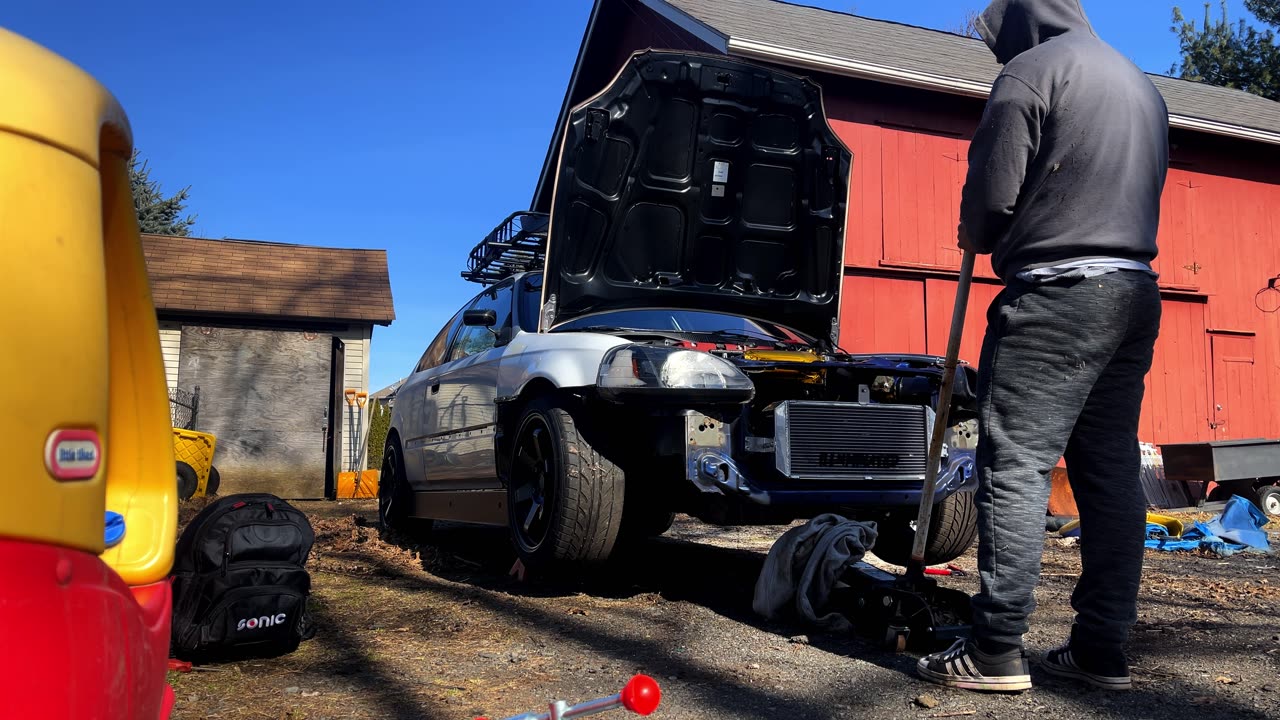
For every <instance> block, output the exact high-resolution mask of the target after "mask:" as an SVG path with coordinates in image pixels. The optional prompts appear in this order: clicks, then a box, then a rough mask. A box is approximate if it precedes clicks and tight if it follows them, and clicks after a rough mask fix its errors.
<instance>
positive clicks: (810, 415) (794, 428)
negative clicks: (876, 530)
mask: <svg viewBox="0 0 1280 720" xmlns="http://www.w3.org/2000/svg"><path fill="white" fill-rule="evenodd" d="M932 429H933V410H932V409H931V408H928V407H924V406H920V405H877V404H857V403H838V402H809V401H799V400H793V401H789V402H784V403H781V404H780V405H779V406H778V407H777V408H776V409H775V414H774V442H775V447H776V449H777V462H778V470H779V472H781V473H782V474H783V475H786V476H787V477H790V478H794V479H798V480H806V479H807V480H855V479H856V480H924V477H925V465H926V462H927V456H928V451H929V436H930V433H931V432H932Z"/></svg>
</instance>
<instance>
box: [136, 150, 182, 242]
mask: <svg viewBox="0 0 1280 720" xmlns="http://www.w3.org/2000/svg"><path fill="white" fill-rule="evenodd" d="M150 175H151V168H149V167H147V162H146V161H145V160H142V161H139V158H138V151H137V150H134V151H133V157H131V158H130V159H129V186H130V188H131V189H132V190H133V207H134V209H135V210H136V211H137V213H138V229H139V230H141V231H142V232H144V233H152V234H156V235H182V236H185V235H188V234H189V233H190V232H191V227H192V226H193V225H195V224H196V216H195V215H187V216H186V217H182V214H183V211H184V210H186V205H187V198H188V197H189V193H190V190H191V186H189V185H188V186H187V187H184V188H182V189H181V190H179V191H178V192H176V193H174V194H173V196H171V197H168V198H166V197H165V196H164V194H163V193H161V192H160V183H159V181H156V180H152V179H151V177H150Z"/></svg>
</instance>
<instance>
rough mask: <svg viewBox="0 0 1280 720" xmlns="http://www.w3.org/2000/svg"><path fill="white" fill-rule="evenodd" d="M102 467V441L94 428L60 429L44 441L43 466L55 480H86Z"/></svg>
mask: <svg viewBox="0 0 1280 720" xmlns="http://www.w3.org/2000/svg"><path fill="white" fill-rule="evenodd" d="M101 466H102V443H101V441H99V440H98V433H97V432H96V431H94V430H70V429H65V428H64V429H60V430H54V431H53V432H51V433H49V437H48V439H46V440H45V443H44V467H45V469H46V470H48V471H49V474H50V475H52V476H53V477H54V478H55V479H57V480H88V479H89V478H91V477H93V476H94V475H97V474H98V468H99V467H101Z"/></svg>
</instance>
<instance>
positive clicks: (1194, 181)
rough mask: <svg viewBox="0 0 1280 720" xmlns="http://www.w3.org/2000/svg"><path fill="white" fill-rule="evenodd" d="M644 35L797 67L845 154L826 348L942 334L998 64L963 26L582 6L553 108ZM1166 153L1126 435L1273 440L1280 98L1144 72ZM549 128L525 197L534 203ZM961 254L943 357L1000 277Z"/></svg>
mask: <svg viewBox="0 0 1280 720" xmlns="http://www.w3.org/2000/svg"><path fill="white" fill-rule="evenodd" d="M645 48H660V49H679V50H695V51H700V52H710V53H720V54H727V55H732V56H737V57H741V58H744V59H750V60H754V61H758V62H763V63H767V64H773V65H777V66H780V67H785V68H788V69H790V70H792V71H793V72H799V73H803V74H806V75H809V76H810V77H812V78H814V79H815V80H816V81H818V82H819V83H821V85H822V86H823V91H824V98H825V100H824V101H825V105H826V110H827V115H828V116H829V118H830V119H831V122H832V125H833V126H834V128H835V129H836V131H837V132H838V133H839V134H840V136H841V137H842V138H843V140H844V142H845V144H846V145H847V146H848V147H849V149H850V150H851V151H852V152H853V154H854V164H853V171H852V172H853V177H852V182H851V184H850V197H849V206H848V207H849V212H848V224H847V234H846V240H845V242H846V255H845V265H846V267H845V279H844V293H843V303H844V307H843V309H842V337H841V345H842V346H843V347H844V348H845V349H847V350H850V351H854V352H927V353H935V354H942V353H943V352H944V351H945V348H946V342H947V330H948V326H949V323H950V313H951V306H952V303H953V301H954V297H955V287H956V278H957V275H958V269H959V260H960V254H959V251H958V250H957V249H956V247H955V232H956V224H957V219H958V213H959V202H960V189H961V187H962V185H963V183H964V178H965V173H966V168H967V162H966V157H967V151H968V144H969V143H968V139H969V138H970V137H971V136H972V134H973V131H974V129H975V128H976V126H977V123H978V120H979V118H980V116H981V114H982V108H983V103H984V99H985V97H986V95H987V93H988V92H989V90H990V86H991V82H992V81H993V80H994V78H995V76H996V74H997V73H998V72H999V70H1000V68H999V66H998V65H997V64H996V63H995V60H994V59H993V58H992V56H991V53H990V52H989V51H988V50H987V47H986V46H985V45H984V44H983V43H982V42H981V41H979V40H974V39H971V38H966V37H960V36H957V35H952V34H949V33H944V32H937V31H934V30H928V29H924V28H918V27H911V26H906V25H900V24H896V23H890V22H883V21H879V20H872V19H868V18H862V17H855V16H852V15H845V14H841V13H836V12H831V11H826V10H820V9H816V8H810V7H803V6H799V5H790V4H785V3H782V2H775V1H774V0H597V1H596V4H595V7H594V8H593V10H592V12H591V18H590V21H589V24H588V27H587V30H586V33H585V35H584V37H583V41H582V46H581V48H580V50H579V54H578V59H577V63H576V65H575V67H574V71H573V76H572V78H571V79H570V81H569V87H568V91H567V92H566V95H565V104H564V109H563V110H562V111H561V112H562V115H561V120H562V121H563V119H564V113H566V112H567V111H568V109H569V108H571V107H572V106H574V105H577V104H578V103H580V102H582V101H584V100H586V99H588V98H590V97H591V96H592V95H594V94H595V93H597V92H598V91H600V90H601V89H603V88H604V87H605V86H606V85H607V84H608V83H609V81H610V80H611V79H612V78H613V76H614V75H615V74H616V72H617V70H618V68H619V67H620V66H621V64H622V63H623V62H624V61H625V60H626V59H627V58H628V57H629V56H630V55H631V53H633V52H635V51H637V50H642V49H645ZM1152 80H1153V81H1154V82H1155V84H1156V85H1157V87H1158V88H1159V89H1160V91H1161V92H1162V93H1163V94H1164V97H1165V99H1166V101H1167V103H1168V106H1169V112H1170V126H1171V135H1170V144H1171V167H1170V172H1169V178H1168V183H1167V187H1166V190H1165V194H1164V203H1163V209H1162V213H1161V215H1162V217H1161V228H1160V238H1159V241H1160V251H1161V252H1160V257H1159V259H1158V261H1157V265H1156V269H1157V270H1158V271H1159V272H1160V273H1161V278H1160V283H1161V285H1162V287H1163V289H1164V304H1165V311H1164V322H1163V326H1162V333H1161V337H1160V340H1159V343H1158V345H1157V347H1156V356H1155V364H1154V367H1153V369H1152V372H1151V375H1150V376H1149V377H1148V382H1147V400H1146V404H1145V410H1144V417H1143V422H1142V430H1141V434H1142V439H1143V440H1144V441H1147V442H1155V443H1161V444H1163V443H1170V442H1196V441H1207V440H1226V439H1240V438H1254V437H1269V438H1274V437H1280V313H1268V312H1265V310H1270V309H1273V308H1275V307H1276V305H1277V301H1280V294H1276V293H1270V292H1263V293H1262V294H1261V295H1260V294H1259V291H1262V290H1264V289H1265V288H1267V287H1268V283H1269V281H1270V279H1271V278H1274V277H1276V276H1277V275H1280V241H1278V240H1280V103H1275V102H1271V101H1268V100H1265V99H1262V98H1259V97H1256V96H1253V95H1248V94H1246V93H1242V92H1239V91H1235V90H1228V89H1225V88H1219V87H1213V86H1209V85H1203V84H1199V83H1193V82H1188V81H1184V80H1177V79H1173V78H1166V77H1158V76H1153V77H1152ZM558 141H559V134H555V135H554V136H553V139H552V144H551V147H550V148H549V149H548V154H547V165H546V166H545V167H544V168H543V172H542V176H541V178H540V180H539V183H538V187H537V190H536V192H535V194H534V198H533V209H535V210H544V211H545V210H547V209H548V207H549V206H550V204H551V191H552V180H553V175H552V172H553V169H554V160H555V158H556V156H557V155H558V153H559V147H558ZM1000 289H1001V285H1000V282H999V280H997V279H996V277H995V275H994V274H993V273H992V271H991V267H990V264H989V263H987V262H986V261H985V259H984V260H980V263H979V269H978V278H977V280H976V283H975V287H974V291H973V297H972V300H971V303H972V304H971V306H970V309H969V315H968V317H969V322H968V327H967V331H966V332H967V335H966V338H965V342H964V346H963V348H962V353H963V357H965V358H968V359H971V360H976V358H977V356H978V353H979V348H980V346H981V340H982V334H983V330H984V327H985V322H986V320H985V310H986V306H987V304H989V303H990V301H991V300H992V299H993V298H994V297H995V296H996V294H997V293H998V292H999V291H1000Z"/></svg>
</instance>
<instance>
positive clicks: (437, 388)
mask: <svg viewBox="0 0 1280 720" xmlns="http://www.w3.org/2000/svg"><path fill="white" fill-rule="evenodd" d="M438 392H440V383H432V384H431V394H432V395H435V394H436V393H438Z"/></svg>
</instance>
